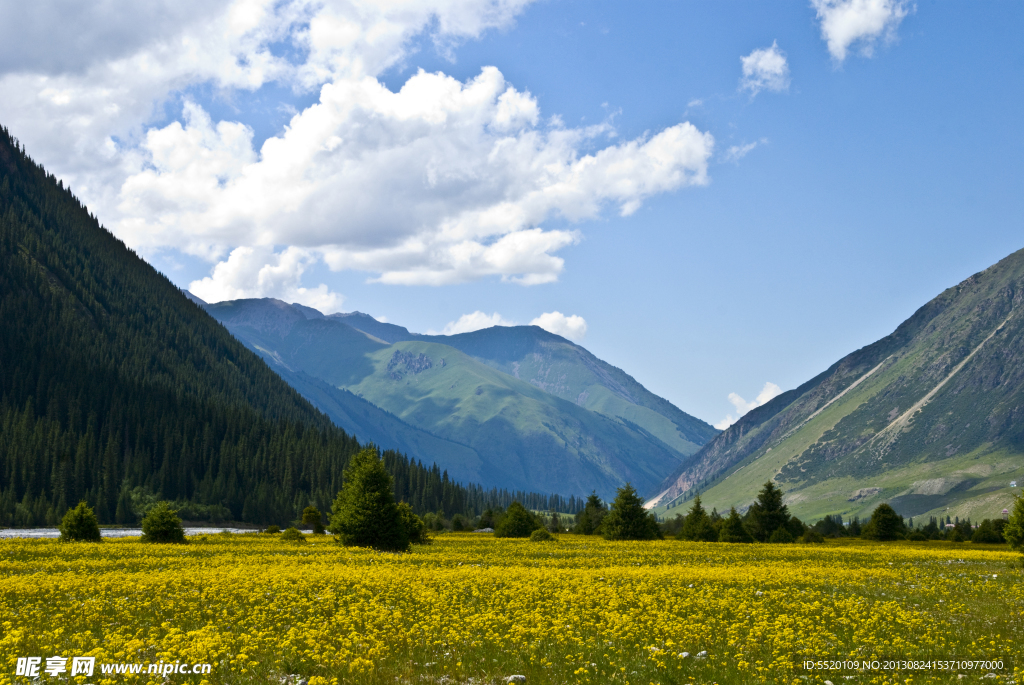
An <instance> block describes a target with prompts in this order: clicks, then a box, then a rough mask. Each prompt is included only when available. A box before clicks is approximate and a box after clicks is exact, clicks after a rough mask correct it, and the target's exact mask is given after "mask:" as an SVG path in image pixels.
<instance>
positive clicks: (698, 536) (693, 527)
mask: <svg viewBox="0 0 1024 685" xmlns="http://www.w3.org/2000/svg"><path fill="white" fill-rule="evenodd" d="M678 538H679V539H680V540H693V541H695V542H717V541H718V533H717V532H716V531H715V529H714V527H713V526H712V525H711V519H710V518H708V514H707V512H706V511H704V507H703V506H702V505H701V503H700V495H697V497H696V498H694V500H693V506H692V507H690V511H689V512H687V514H686V520H685V521H683V528H682V530H680V531H679V535H678Z"/></svg>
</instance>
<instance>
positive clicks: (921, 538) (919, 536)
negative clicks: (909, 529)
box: [907, 530, 928, 542]
mask: <svg viewBox="0 0 1024 685" xmlns="http://www.w3.org/2000/svg"><path fill="white" fill-rule="evenodd" d="M907 539H908V540H910V541H911V542H927V541H928V536H927V535H925V534H924V533H923V532H921V531H919V530H915V531H914V532H913V533H911V534H910V535H908V536H907Z"/></svg>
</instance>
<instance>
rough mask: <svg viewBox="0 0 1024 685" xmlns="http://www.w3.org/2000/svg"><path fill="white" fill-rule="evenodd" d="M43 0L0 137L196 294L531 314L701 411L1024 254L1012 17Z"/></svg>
mask: <svg viewBox="0 0 1024 685" xmlns="http://www.w3.org/2000/svg"><path fill="white" fill-rule="evenodd" d="M169 8H176V9H169ZM353 8H355V9H353ZM65 9H66V8H65V7H64V3H60V2H51V3H41V4H39V5H38V6H37V7H35V8H30V9H13V8H7V9H5V10H3V12H4V13H7V14H12V13H15V12H22V13H23V14H24V16H19V17H13V16H3V17H0V18H2V19H5V21H0V26H6V27H7V28H4V29H0V32H10V31H12V30H13V29H12V28H11V25H12V21H14V20H15V19H17V20H18V22H19V25H20V26H21V27H22V30H20V31H19V32H18V33H17V34H13V33H12V34H11V35H4V36H0V38H3V40H0V43H4V44H6V45H7V46H8V48H6V49H0V122H2V123H3V124H4V125H6V126H8V127H9V128H10V129H11V131H12V133H13V134H14V135H15V136H17V137H18V138H20V139H21V140H22V141H23V142H24V143H25V144H26V146H27V147H28V149H29V152H30V153H31V154H33V155H34V156H35V157H36V159H37V160H39V161H40V162H42V163H43V164H45V165H46V166H47V167H48V168H50V169H52V170H53V171H54V172H55V173H57V174H58V175H59V176H61V177H63V178H65V179H66V180H67V181H68V182H69V183H70V184H71V185H72V188H73V189H74V190H75V191H76V192H77V193H78V194H79V195H81V196H82V197H83V199H85V201H86V202H87V203H88V204H89V206H90V208H93V209H94V211H96V213H97V215H98V216H99V217H100V219H101V221H102V222H103V223H104V224H105V225H107V226H108V227H109V228H111V230H113V231H114V232H115V233H116V234H118V235H119V236H120V237H122V238H123V239H125V240H126V242H128V243H129V244H130V245H132V246H133V247H136V248H137V249H139V250H140V251H141V252H142V254H144V255H145V256H146V257H147V258H148V259H150V260H151V261H152V262H153V263H154V264H155V265H156V266H157V267H158V268H160V269H161V270H162V271H163V272H164V273H166V274H167V275H168V276H169V277H170V278H171V279H172V280H173V281H174V282H175V283H177V284H178V285H180V286H182V287H190V286H191V287H192V289H193V291H196V292H198V294H200V295H201V296H204V295H205V296H206V297H208V298H209V299H221V298H229V297H235V296H275V297H281V298H282V299H286V300H289V301H303V302H306V303H308V304H312V305H313V306H320V307H321V308H323V309H341V310H344V311H351V310H359V311H364V312H368V313H370V314H373V315H375V316H378V317H386V319H387V320H388V321H391V322H395V323H400V324H402V325H405V326H407V327H409V328H410V329H412V330H416V331H424V332H425V331H442V330H445V329H446V327H447V330H460V329H465V328H467V327H471V326H474V325H476V326H480V325H485V324H487V323H492V322H506V323H520V324H523V323H529V322H531V321H534V320H537V319H538V317H541V315H542V314H547V317H546V318H543V319H541V321H543V322H544V324H545V325H546V326H548V327H550V328H552V329H553V330H556V331H560V332H563V333H565V334H566V335H571V336H573V337H575V338H576V339H577V340H578V341H579V342H580V343H581V344H583V345H584V346H585V347H587V348H588V349H590V350H591V351H592V352H594V353H595V354H597V355H598V356H599V357H601V358H603V359H605V360H607V361H609V362H611V363H613V364H615V365H617V366H620V367H621V368H623V369H625V370H626V371H627V372H629V373H630V374H632V375H633V376H634V377H636V378H637V380H639V381H640V382H642V383H643V384H644V385H646V386H647V387H648V388H649V389H651V390H652V391H654V392H656V393H658V394H660V395H663V396H664V397H666V398H668V399H669V400H671V401H673V402H674V403H675V404H677V405H678V406H679V407H680V408H682V409H683V410H684V411H687V412H690V413H692V414H694V415H696V416H699V417H700V418H703V419H705V420H707V421H709V422H712V423H719V422H722V421H723V420H725V419H726V418H727V417H728V416H730V415H731V416H732V417H736V416H738V414H739V413H740V411H743V410H745V409H746V408H748V407H749V406H750V405H751V403H753V402H755V401H756V400H755V398H756V397H757V396H758V395H759V393H762V390H764V388H765V384H766V383H771V384H774V385H775V386H778V387H779V388H781V389H783V390H785V389H789V388H792V387H795V386H796V385H798V384H800V383H801V382H803V381H805V380H807V379H809V378H810V377H811V376H813V375H815V374H817V373H818V372H820V371H822V370H824V369H825V368H826V367H827V366H828V365H830V364H831V363H832V362H834V361H836V360H837V359H838V358H839V357H841V356H843V355H844V354H847V353H848V352H850V351H852V350H854V349H857V348H858V347H860V346H862V345H865V344H868V343H870V342H873V341H874V340H876V339H878V338H880V337H882V336H884V335H886V334H887V333H889V332H891V331H892V330H893V329H894V328H895V327H896V326H897V325H898V324H899V323H900V322H901V321H902V320H904V319H905V318H907V317H908V316H909V315H910V314H912V313H913V311H914V310H915V309H916V308H917V307H919V306H921V305H922V304H924V303H925V302H926V301H928V300H929V299H931V298H932V297H934V296H935V295H937V294H938V293H939V292H941V291H942V290H943V289H944V288H946V287H950V286H952V285H954V284H956V283H957V282H959V281H960V280H962V279H964V278H966V277H967V276H969V275H971V274H972V273H975V272H977V271H979V270H981V269H984V268H985V267H987V266H989V265H990V264H992V263H994V262H995V261H998V260H999V259H1001V258H1002V257H1005V256H1006V255H1008V254H1010V253H1011V252H1013V251H1015V250H1017V249H1020V248H1022V247H1024V239H1022V238H1024V230H1022V228H1024V221H1022V219H1024V199H1022V198H1024V192H1022V191H1024V188H1022V182H1024V141H1022V132H1021V112H1022V111H1024V107H1022V105H1024V101H1022V100H1024V98H1022V94H1024V85H1022V79H1021V74H1022V72H1024V44H1022V42H1021V41H1020V39H1019V36H1020V35H1021V31H1022V29H1024V5H1021V4H1019V3H1009V2H1002V3H969V2H943V3H938V2H923V1H922V2H917V3H909V2H903V3H901V2H897V1H896V0H854V1H848V0H818V1H817V2H815V3H813V4H812V3H810V2H777V3H762V2H716V3H706V2H674V3H668V2H650V3H621V2H618V3H614V2H598V1H594V0H589V1H587V2H583V1H574V0H563V1H556V0H542V1H539V2H533V3H530V2H513V1H511V0H508V1H505V2H500V1H497V0H492V1H484V0H480V1H479V2H478V1H476V0H462V1H459V2H455V1H451V2H446V1H443V0H438V1H437V2H419V3H402V2H396V3H393V4H391V5H388V6H387V7H386V8H385V7H382V6H381V5H379V4H376V3H360V2H355V3H345V4H339V5H338V6H334V5H332V4H331V3H307V2H302V1H299V0H296V1H294V2H276V3H275V2H269V1H267V2H261V1H260V0H231V1H228V0H225V1H223V2H220V3H196V4H195V7H194V8H192V7H191V6H190V5H189V3H184V4H183V5H182V4H181V3H177V4H175V5H171V4H170V3H168V5H167V6H162V5H160V4H159V3H152V4H150V5H147V6H144V7H142V8H135V9H132V10H130V11H131V12H135V13H136V14H135V15H133V16H119V21H118V22H112V21H111V20H110V17H108V16H104V15H103V13H102V12H103V10H99V9H97V10H96V11H95V12H93V13H92V14H89V13H87V12H86V13H85V14H84V15H83V16H79V17H76V18H75V19H74V21H72V20H71V19H69V18H68V17H67V15H66V13H64V14H62V12H63V11H64V10H65ZM193 10H194V11H193ZM356 10H359V11H358V12H357V11H356ZM51 14H52V15H53V16H58V17H61V18H60V19H58V20H57V21H58V22H61V23H62V25H61V28H60V30H63V29H65V28H66V29H67V30H68V31H71V32H73V34H74V40H73V41H68V42H67V44H68V45H69V47H68V50H67V52H68V55H67V56H66V59H54V58H53V57H52V56H51V55H47V54H44V53H43V52H39V53H38V54H36V53H35V52H33V51H32V49H31V43H33V42H35V43H38V42H39V40H41V38H40V36H33V31H34V30H36V31H39V32H40V34H41V35H42V32H45V31H46V30H48V29H47V27H48V26H50V25H52V23H50V22H51V21H52V19H50V18H48V17H50V16H51ZM122 14H123V12H122ZM139 26H145V27H147V29H146V30H145V31H141V32H140V31H139V30H138V28H137V27H139ZM25 27H28V28H25ZM33 27H36V28H33ZM60 30H58V34H59V33H60ZM119 31H120V33H119ZM50 40H53V38H51V39H50ZM22 44H24V45H22ZM758 51H760V52H758ZM744 57H747V58H748V59H747V61H746V64H747V67H748V73H747V76H746V82H747V83H748V84H750V83H756V84H759V87H757V88H755V87H750V86H748V87H744V86H743V84H744V61H742V58H744ZM780 65H781V66H780ZM421 70H422V72H424V73H422V74H421V73H420V71H421ZM432 75H433V76H432ZM403 88H404V90H403ZM755 91H756V92H755ZM400 92H401V95H396V94H399V93H400ZM503 98H504V99H503ZM293 117H295V118H293ZM267 141H269V143H268V145H267V147H264V143H265V142H267ZM310 141H312V142H310ZM659 160H660V161H659ZM204 279H205V281H204ZM555 312H558V313H560V315H561V318H559V316H557V315H555V314H554V313H555ZM474 313H477V314H476V315H475V316H473V315H474ZM467 315H468V316H467ZM570 317H575V318H570ZM460 321H461V324H460V323H459V322H460ZM584 321H585V329H584V326H583V322H584ZM584 330H585V333H584ZM770 389H771V386H769V390H770ZM730 393H735V395H734V400H733V401H730V399H729V396H730ZM770 394H771V393H770V392H769V393H766V394H762V398H764V397H767V396H768V395H770ZM741 398H745V401H744V400H741Z"/></svg>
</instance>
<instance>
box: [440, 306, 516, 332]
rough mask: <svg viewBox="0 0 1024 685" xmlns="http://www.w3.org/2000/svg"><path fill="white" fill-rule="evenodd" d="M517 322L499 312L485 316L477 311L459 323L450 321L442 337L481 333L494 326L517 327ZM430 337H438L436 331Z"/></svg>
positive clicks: (461, 319)
mask: <svg viewBox="0 0 1024 685" xmlns="http://www.w3.org/2000/svg"><path fill="white" fill-rule="evenodd" d="M515 325H516V324H515V322H513V321H508V320H507V319H505V318H503V317H502V316H501V314H499V313H498V312H494V313H493V314H484V313H483V312H481V311H479V310H478V311H475V312H473V313H472V314H463V315H462V316H460V317H459V319H458V320H457V321H449V322H448V323H447V324H446V325H445V327H444V330H443V331H441V335H455V334H457V333H469V332H471V331H479V330H480V329H482V328H491V327H493V326H515ZM427 334H428V335H438V334H437V333H436V332H435V331H428V332H427Z"/></svg>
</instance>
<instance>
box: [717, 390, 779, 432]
mask: <svg viewBox="0 0 1024 685" xmlns="http://www.w3.org/2000/svg"><path fill="white" fill-rule="evenodd" d="M781 394H782V388H780V387H779V386H777V385H775V384H774V383H765V384H764V387H763V388H761V392H760V393H758V395H757V397H756V398H754V400H753V401H752V402H747V401H746V400H745V399H743V398H742V397H740V396H739V395H737V394H736V393H734V392H731V393H729V401H730V402H731V403H732V406H733V407H735V408H736V414H737V415H736V416H733V415H732V414H729V415H727V416H726V417H725V418H724V419H722V420H721V421H719V422H718V423H716V424H714V426H715V428H717V429H718V430H725V429H726V428H728V427H729V426H731V425H732V424H734V423H736V422H737V421H738V420H739V419H740V417H741V416H743V415H744V414H746V413H747V412H748V411H750V410H751V409H756V408H757V407H760V406H761V405H763V404H766V403H767V402H769V401H771V400H772V399H774V398H776V397H778V396H779V395H781Z"/></svg>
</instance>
